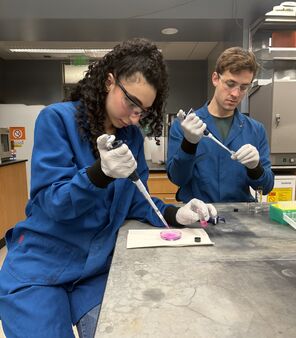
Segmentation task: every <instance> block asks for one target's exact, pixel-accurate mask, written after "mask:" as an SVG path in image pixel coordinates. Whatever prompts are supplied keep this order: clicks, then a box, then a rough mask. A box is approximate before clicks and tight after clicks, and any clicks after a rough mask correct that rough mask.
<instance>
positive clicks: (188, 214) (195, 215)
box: [176, 198, 217, 225]
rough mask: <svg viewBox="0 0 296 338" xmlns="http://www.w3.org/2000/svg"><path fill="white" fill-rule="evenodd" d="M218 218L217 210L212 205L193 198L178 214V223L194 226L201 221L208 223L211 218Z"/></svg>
mask: <svg viewBox="0 0 296 338" xmlns="http://www.w3.org/2000/svg"><path fill="white" fill-rule="evenodd" d="M210 217H212V218H214V217H217V210H216V208H215V207H214V206H213V205H212V204H206V203H204V202H203V201H201V200H198V199H196V198H193V199H192V200H191V201H189V202H188V203H187V204H186V205H184V206H183V207H181V208H180V209H179V210H178V211H177V213H176V221H177V222H178V223H180V224H182V225H189V224H193V223H195V222H197V221H199V220H205V221H208V220H209V218H210Z"/></svg>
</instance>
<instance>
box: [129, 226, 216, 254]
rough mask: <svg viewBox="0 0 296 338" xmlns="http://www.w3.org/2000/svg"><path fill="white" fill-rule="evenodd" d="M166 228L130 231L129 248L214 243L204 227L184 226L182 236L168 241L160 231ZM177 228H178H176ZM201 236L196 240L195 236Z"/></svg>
mask: <svg viewBox="0 0 296 338" xmlns="http://www.w3.org/2000/svg"><path fill="white" fill-rule="evenodd" d="M164 230H167V229H166V228H157V229H134V230H129V231H128V236H127V243H126V247H127V249H132V248H147V247H158V246H159V247H160V246H192V245H198V246H200V245H214V242H212V241H211V240H210V237H209V236H208V234H207V233H206V232H205V230H204V229H196V228H182V229H178V231H181V232H182V237H181V238H180V239H178V240H176V241H167V240H165V239H162V238H161V237H160V232H161V231H164ZM174 230H176V229H174ZM195 237H200V242H195V240H194V238H195Z"/></svg>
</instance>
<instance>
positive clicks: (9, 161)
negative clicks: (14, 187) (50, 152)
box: [0, 160, 28, 167]
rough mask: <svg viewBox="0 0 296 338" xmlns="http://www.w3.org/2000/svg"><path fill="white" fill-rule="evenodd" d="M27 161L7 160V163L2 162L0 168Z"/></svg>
mask: <svg viewBox="0 0 296 338" xmlns="http://www.w3.org/2000/svg"><path fill="white" fill-rule="evenodd" d="M27 161H28V160H7V161H2V162H1V163H0V167H5V166H7V165H12V164H16V163H21V162H27Z"/></svg>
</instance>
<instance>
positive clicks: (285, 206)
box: [269, 201, 296, 224]
mask: <svg viewBox="0 0 296 338" xmlns="http://www.w3.org/2000/svg"><path fill="white" fill-rule="evenodd" d="M291 212H296V201H285V202H277V203H274V204H271V205H270V206H269V218H270V219H271V220H273V221H276V222H278V223H280V224H287V222H286V221H285V220H284V218H283V217H284V214H288V213H291Z"/></svg>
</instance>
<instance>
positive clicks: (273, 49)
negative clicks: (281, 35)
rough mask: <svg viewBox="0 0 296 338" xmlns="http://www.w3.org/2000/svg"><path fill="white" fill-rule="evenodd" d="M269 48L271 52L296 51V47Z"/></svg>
mask: <svg viewBox="0 0 296 338" xmlns="http://www.w3.org/2000/svg"><path fill="white" fill-rule="evenodd" d="M268 50H269V51H270V52H277V51H283V52H294V51H296V47H269V48H268Z"/></svg>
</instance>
